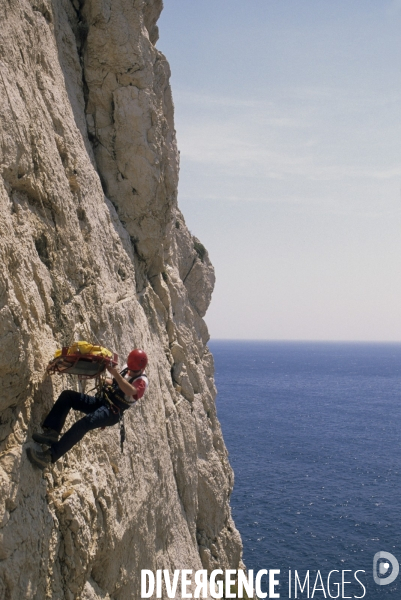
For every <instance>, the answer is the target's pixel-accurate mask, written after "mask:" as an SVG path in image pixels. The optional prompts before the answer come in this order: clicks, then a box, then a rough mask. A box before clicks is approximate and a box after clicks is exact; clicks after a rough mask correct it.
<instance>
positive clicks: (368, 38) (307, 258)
mask: <svg viewBox="0 0 401 600" xmlns="http://www.w3.org/2000/svg"><path fill="white" fill-rule="evenodd" d="M158 25H159V30H160V39H159V41H158V43H157V47H158V48H159V49H160V50H161V51H162V52H163V53H164V54H165V55H166V57H167V59H168V61H169V63H170V66H171V71H172V76H171V85H172V90H173V99H174V104H175V125H176V131H177V141H178V147H179V149H180V157H181V159H180V160H181V163H180V164H181V166H180V183H179V192H178V203H179V206H180V208H181V210H182V212H183V213H184V216H185V220H186V222H187V225H188V227H189V229H190V231H191V232H192V233H193V234H194V235H195V236H196V237H198V238H199V239H200V240H201V242H202V243H203V244H204V245H205V247H206V248H207V249H208V251H209V256H210V258H211V261H212V263H213V265H214V267H215V271H216V279H217V280H216V287H215V290H214V292H213V297H212V303H211V305H210V307H209V310H208V312H207V314H206V323H207V325H208V327H209V331H210V334H211V337H212V338H213V339H278V340H280V339H281V340H350V341H351V340H361V341H364V340H366V341H401V166H400V162H401V110H400V104H401V102H400V101H401V0H380V2H378V1H377V0H352V2H350V1H349V0H335V1H330V0H308V1H305V0H304V1H301V0H247V1H246V2H244V0H198V1H197V2H195V1H190V0H164V10H163V12H162V15H161V17H160V19H159V22H158Z"/></svg>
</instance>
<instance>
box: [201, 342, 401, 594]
mask: <svg viewBox="0 0 401 600" xmlns="http://www.w3.org/2000/svg"><path fill="white" fill-rule="evenodd" d="M209 347H210V349H211V351H212V353H213V355H214V360H215V368H216V375H215V377H216V386H217V390H218V395H217V399H216V404H217V414H218V418H219V420H220V423H221V426H222V430H223V435H224V440H225V443H226V446H227V449H228V452H229V459H230V463H231V466H232V468H233V470H234V474H235V485H234V490H233V493H232V496H231V507H232V514H233V518H234V521H235V524H236V526H237V528H238V530H239V532H240V534H241V537H242V541H243V545H244V554H243V560H244V563H245V565H246V567H247V569H248V570H250V569H252V570H253V571H254V574H256V572H259V571H261V570H262V569H266V570H271V569H275V570H280V573H279V574H278V575H277V574H276V575H275V579H276V580H277V579H278V580H279V585H277V586H276V587H274V592H275V593H279V594H280V598H290V597H291V598H295V597H298V598H308V597H309V598H318V599H320V598H330V597H333V598H335V597H338V598H358V597H359V598H361V597H363V598H366V599H367V600H381V599H383V600H384V599H386V600H387V599H393V600H400V598H401V574H400V575H399V576H398V577H397V578H396V579H395V580H394V581H393V582H391V579H392V576H393V575H395V574H396V569H397V562H398V561H400V562H401V477H400V472H401V443H400V442H401V401H400V399H401V344H398V343H343V342H341V343H340V342H278V341H277V342H276V341H266V342H265V341H221V340H211V341H210V342H209ZM378 552H387V553H390V559H391V560H389V558H388V557H386V558H385V559H383V558H381V557H376V565H374V564H373V563H374V557H375V555H376V554H377V553H378ZM380 565H382V566H381V567H380ZM374 569H375V571H376V577H377V578H378V581H379V582H380V584H379V583H376V582H375V581H374V579H373V571H374ZM290 571H291V579H290V574H289V573H290ZM295 571H296V573H297V576H298V579H299V582H300V584H301V585H302V584H305V581H306V584H307V583H308V580H307V572H308V571H309V586H308V585H306V584H305V586H304V591H303V592H300V587H299V585H298V584H297V596H295V589H294V578H295ZM331 571H333V572H332V573H331V575H330V578H329V581H328V575H329V573H330V572H331ZM318 573H319V574H318ZM355 574H356V577H357V578H358V580H359V581H360V582H361V583H359V582H358V580H357V579H356V577H355ZM319 576H320V579H319ZM386 580H389V581H390V582H388V581H386ZM289 581H291V587H289ZM343 581H344V583H343ZM347 582H349V583H347ZM308 587H309V590H308ZM313 587H315V590H313ZM261 591H262V592H263V593H268V592H269V588H268V577H266V576H263V578H262V586H261ZM290 592H291V596H290ZM313 592H314V593H313ZM308 593H309V595H308ZM312 594H313V595H312ZM330 594H331V596H330ZM336 594H338V595H337V596H336Z"/></svg>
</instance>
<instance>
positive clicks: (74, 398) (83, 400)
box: [27, 348, 149, 469]
mask: <svg viewBox="0 0 401 600" xmlns="http://www.w3.org/2000/svg"><path fill="white" fill-rule="evenodd" d="M147 364H148V357H147V355H146V353H145V352H144V351H143V350H139V349H138V348H136V349H135V350H132V352H130V354H129V355H128V358H127V363H126V365H124V367H123V369H122V370H121V371H118V369H117V368H115V367H112V366H109V367H107V370H108V372H109V373H110V374H111V375H112V376H113V379H106V382H105V385H104V386H103V388H102V389H101V391H100V393H99V394H98V395H97V396H88V395H87V394H81V393H79V392H74V391H73V390H65V391H64V392H62V393H61V394H60V396H59V398H58V399H57V401H56V403H55V404H54V406H53V408H52V409H51V411H50V412H49V414H48V415H47V417H46V418H45V420H44V421H43V424H42V428H43V433H34V434H33V436H32V438H33V439H34V440H35V442H38V443H39V444H43V445H45V446H49V448H48V449H47V450H45V451H40V450H35V449H34V448H28V449H27V454H28V458H29V460H30V461H31V463H32V464H34V465H35V466H36V467H39V469H45V468H46V467H47V466H49V465H50V464H51V463H55V462H56V461H57V460H58V459H59V458H61V457H62V456H63V455H64V454H65V453H66V452H68V450H71V448H72V447H73V446H75V444H77V443H78V442H79V441H80V440H81V439H82V438H83V437H84V435H85V433H87V432H88V431H90V430H91V429H97V428H98V427H111V426H112V425H115V424H116V423H118V422H119V420H120V418H121V416H122V414H123V413H124V411H125V410H126V409H127V408H129V407H130V406H132V405H133V404H135V402H137V401H138V400H139V399H140V398H142V396H143V395H144V393H145V392H146V390H147V388H148V385H149V382H148V378H147V376H146V374H145V373H144V370H145V368H146V365H147ZM71 408H72V409H74V410H78V411H80V412H83V413H85V415H86V416H85V417H83V418H82V419H80V420H79V421H77V422H76V423H74V425H72V427H71V428H70V429H69V430H68V431H66V432H65V433H64V435H63V436H62V437H61V438H60V433H61V430H62V428H63V425H64V423H65V420H66V418H67V415H68V413H69V411H70V410H71Z"/></svg>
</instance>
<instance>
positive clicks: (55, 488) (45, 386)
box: [0, 0, 242, 600]
mask: <svg viewBox="0 0 401 600" xmlns="http://www.w3.org/2000/svg"><path fill="white" fill-rule="evenodd" d="M161 9H162V2H161V0H82V1H78V0H72V1H71V0H7V1H5V2H2V3H0V20H1V31H0V97H1V102H0V204H1V219H0V228H1V229H0V376H1V382H2V393H1V395H0V481H1V486H0V598H1V599H2V600H3V599H4V600H24V599H34V600H44V599H52V600H64V599H66V600H73V599H82V600H105V599H109V600H117V599H118V600H128V599H130V600H131V599H133V598H139V597H140V571H141V569H151V570H153V571H155V570H156V569H170V570H171V571H172V570H174V569H193V570H197V569H201V568H205V569H208V570H209V571H211V570H212V569H216V568H221V569H226V568H231V569H238V568H239V567H241V565H242V563H241V540H240V536H239V534H238V532H237V530H236V529H235V525H234V523H233V521H232V518H231V513H230V506H229V497H230V493H231V490H232V486H233V474H232V470H231V468H230V465H229V462H228V458H227V451H226V448H225V445H224V441H223V438H222V434H221V429H220V424H219V422H218V419H217V416H216V408H215V402H214V400H215V395H216V390H215V386H214V380H213V373H214V367H213V357H212V355H211V353H210V352H209V350H208V348H207V341H208V331H207V327H206V325H205V323H204V321H203V316H204V315H205V312H206V310H207V307H208V305H209V303H210V298H211V294H212V291H213V286H214V271H213V267H212V265H211V263H210V260H209V257H208V253H207V251H206V249H205V248H204V246H203V245H202V244H201V242H200V241H199V240H197V239H196V238H194V237H193V236H192V235H191V234H190V232H189V231H188V229H187V227H186V225H185V221H184V218H183V216H182V214H181V213H180V211H179V209H178V207H177V184H178V168H179V164H178V152H177V148H176V140H175V131H174V121H173V116H174V115H173V102H172V97H171V90H170V85H169V75H170V71H169V65H168V63H167V60H166V58H165V57H164V56H163V54H162V53H161V52H159V51H158V50H157V49H156V48H155V43H156V41H157V38H158V28H157V25H156V23H157V19H158V16H159V14H160V11H161ZM76 339H88V340H90V341H93V342H95V343H96V342H100V343H102V344H103V345H105V346H107V347H109V348H111V349H113V350H114V351H116V352H118V354H119V356H120V359H121V360H120V363H121V364H122V363H123V362H124V360H125V357H126V355H127V354H128V352H129V351H130V350H131V349H132V348H133V347H142V348H144V349H145V350H146V352H147V353H148V355H149V359H150V360H149V367H148V369H147V372H148V375H149V378H150V388H149V391H148V393H147V396H146V397H145V398H144V399H143V400H142V401H141V402H139V403H138V404H137V405H135V406H134V407H133V408H131V409H130V410H129V411H128V412H127V413H126V418H125V421H126V429H127V442H126V444H125V452H124V454H121V453H120V447H119V433H118V427H111V428H107V429H106V430H104V431H100V430H95V431H93V432H90V433H89V434H88V435H87V436H85V438H84V439H83V440H82V442H81V443H79V444H78V445H77V446H75V447H74V449H73V450H72V451H71V452H69V453H68V454H67V455H66V456H65V457H63V458H62V459H61V460H60V461H59V462H57V463H56V464H55V465H54V466H52V467H50V468H49V469H48V470H46V471H45V473H44V475H42V473H41V472H40V471H39V470H37V469H34V468H33V467H32V465H31V464H30V463H29V462H28V460H27V458H26V448H27V447H29V446H30V445H32V444H33V442H32V441H31V436H32V433H33V432H34V431H35V430H38V429H39V427H40V423H41V420H42V418H43V416H44V414H45V413H46V412H47V411H48V410H49V408H50V407H51V406H52V404H53V402H54V400H55V399H56V398H57V396H58V394H59V393H60V392H61V391H62V389H66V388H72V389H77V387H76V386H77V382H76V381H75V380H74V379H73V378H69V377H63V378H62V377H56V376H55V377H53V378H49V377H45V376H44V373H45V369H46V365H47V363H48V361H49V360H50V359H51V358H52V356H53V353H54V351H55V349H56V348H58V347H60V346H61V345H65V344H68V343H70V342H71V341H73V340H76ZM90 387H91V385H90V384H87V389H88V388H90ZM76 418H77V415H70V416H69V421H68V423H67V426H68V424H71V423H72V422H73V421H74V419H76ZM164 594H165V590H164ZM177 597H181V595H177Z"/></svg>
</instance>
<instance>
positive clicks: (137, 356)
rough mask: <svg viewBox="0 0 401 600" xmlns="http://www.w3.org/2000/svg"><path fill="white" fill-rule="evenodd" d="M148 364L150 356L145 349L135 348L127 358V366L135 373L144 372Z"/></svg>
mask: <svg viewBox="0 0 401 600" xmlns="http://www.w3.org/2000/svg"><path fill="white" fill-rule="evenodd" d="M147 364H148V357H147V355H146V352H144V351H143V350H139V349H138V348H135V350H133V351H132V352H130V353H129V355H128V358H127V367H128V369H129V370H130V371H132V372H133V374H134V375H136V374H139V373H142V371H143V370H144V369H145V367H146V365H147Z"/></svg>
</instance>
